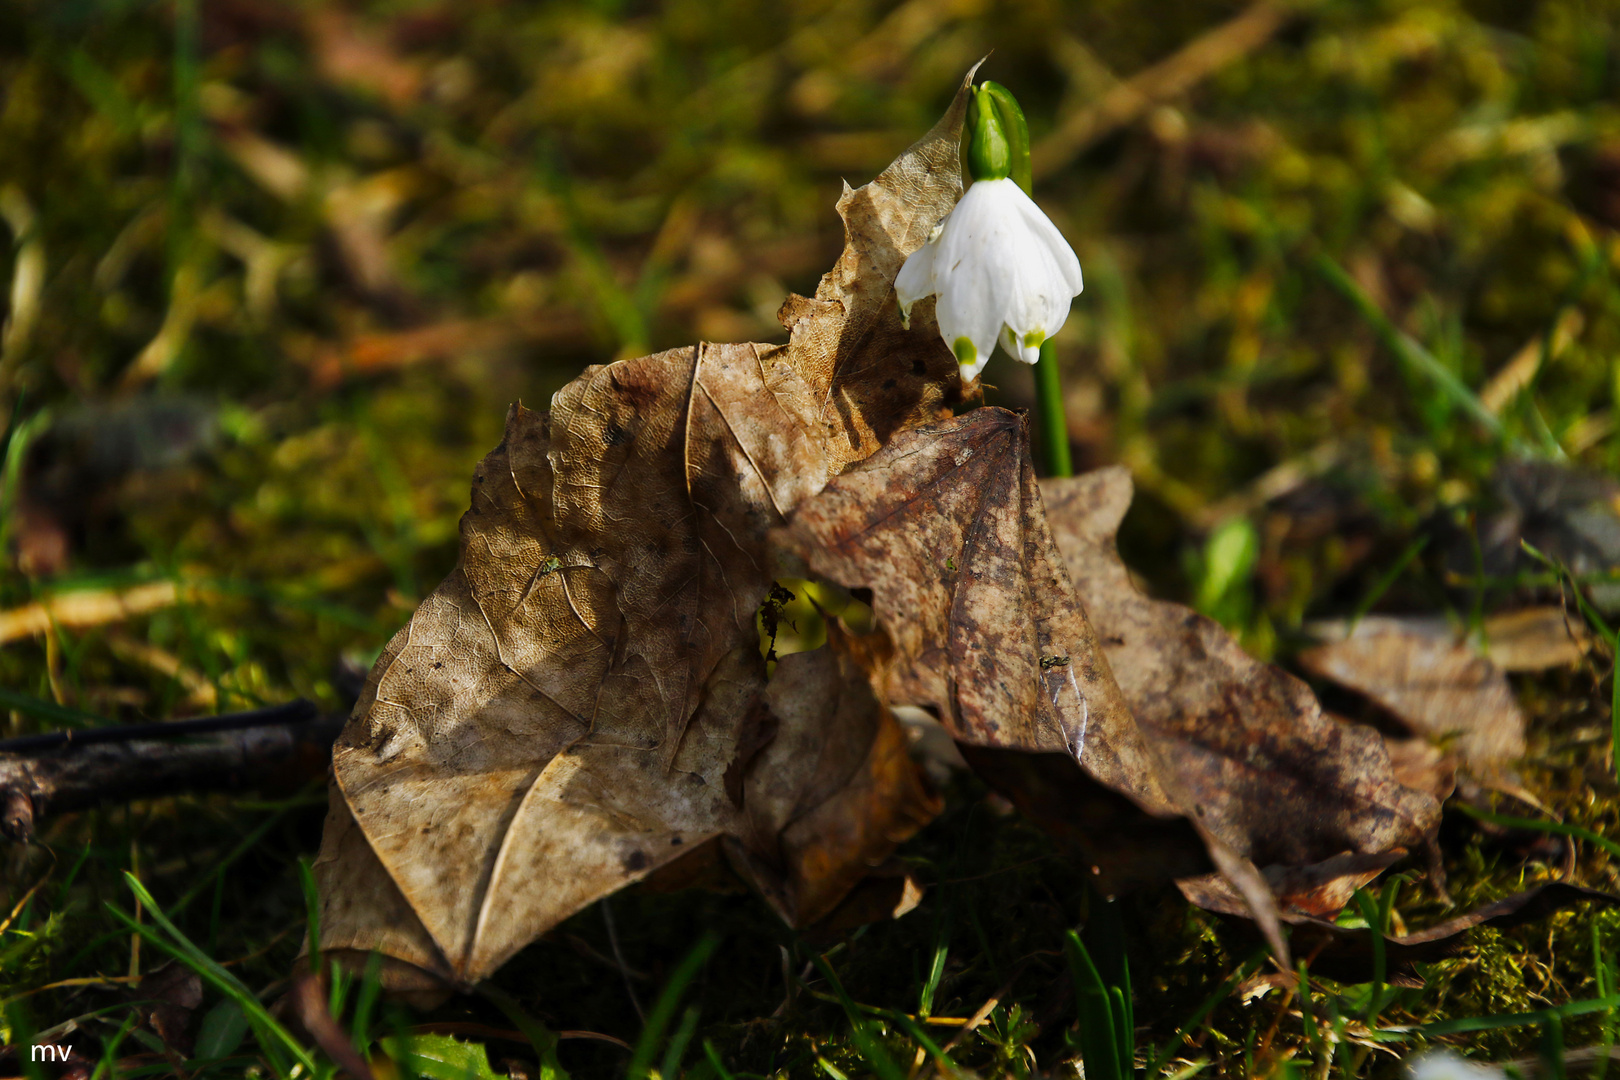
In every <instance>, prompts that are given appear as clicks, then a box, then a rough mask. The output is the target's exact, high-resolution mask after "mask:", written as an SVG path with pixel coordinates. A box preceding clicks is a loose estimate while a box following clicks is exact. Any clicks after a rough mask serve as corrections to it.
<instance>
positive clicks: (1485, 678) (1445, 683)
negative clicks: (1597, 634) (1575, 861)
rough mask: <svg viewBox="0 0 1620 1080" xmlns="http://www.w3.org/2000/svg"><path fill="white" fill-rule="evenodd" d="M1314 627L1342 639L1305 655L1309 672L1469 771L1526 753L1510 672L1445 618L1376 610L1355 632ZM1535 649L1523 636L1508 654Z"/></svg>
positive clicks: (1509, 644)
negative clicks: (1374, 707)
mask: <svg viewBox="0 0 1620 1080" xmlns="http://www.w3.org/2000/svg"><path fill="white" fill-rule="evenodd" d="M1315 629H1316V630H1317V631H1318V632H1319V633H1321V634H1323V635H1324V636H1332V637H1336V638H1337V639H1338V640H1334V641H1330V642H1329V643H1328V644H1326V645H1321V646H1318V647H1317V648H1314V649H1307V650H1306V651H1305V652H1303V653H1301V654H1300V657H1299V662H1300V663H1301V664H1302V665H1304V666H1305V668H1306V669H1307V670H1309V671H1310V672H1311V673H1313V674H1315V675H1319V676H1321V677H1322V678H1325V679H1331V680H1332V681H1333V682H1336V683H1338V684H1339V685H1341V686H1344V687H1348V688H1349V689H1351V690H1354V691H1356V692H1357V693H1359V694H1363V695H1365V696H1366V697H1368V698H1370V699H1371V700H1372V701H1374V702H1376V703H1377V704H1378V705H1379V706H1381V707H1382V708H1384V709H1385V710H1387V711H1388V712H1389V713H1390V714H1391V715H1393V716H1394V717H1395V718H1396V719H1397V720H1399V721H1400V722H1401V723H1402V724H1405V725H1406V726H1407V727H1408V728H1409V729H1410V730H1411V731H1412V732H1413V733H1414V734H1417V735H1421V736H1423V737H1424V738H1426V739H1429V740H1430V741H1432V742H1435V743H1438V744H1440V745H1442V746H1444V747H1445V748H1447V749H1448V750H1451V751H1452V752H1454V753H1455V754H1456V755H1457V757H1458V759H1459V760H1460V762H1461V764H1462V765H1463V766H1464V767H1465V768H1468V769H1470V770H1472V771H1473V772H1475V773H1482V774H1484V773H1491V772H1495V771H1497V770H1499V769H1500V768H1501V767H1502V766H1503V765H1505V764H1506V763H1508V762H1511V761H1514V760H1516V759H1518V758H1520V757H1523V756H1524V749H1525V746H1524V729H1525V720H1524V713H1523V711H1522V710H1520V708H1519V701H1518V698H1517V697H1516V696H1515V695H1514V693H1513V687H1511V686H1509V685H1508V681H1507V676H1506V675H1505V674H1503V672H1502V669H1501V668H1500V667H1498V666H1497V665H1496V664H1495V663H1494V662H1492V660H1491V659H1490V658H1489V657H1488V656H1487V655H1485V652H1484V650H1483V649H1477V648H1475V647H1474V646H1473V645H1472V644H1470V643H1469V642H1468V641H1466V640H1464V639H1463V638H1462V637H1461V635H1459V634H1457V633H1456V631H1455V629H1454V628H1453V627H1452V626H1451V625H1450V624H1449V623H1447V622H1446V621H1445V620H1444V619H1423V618H1401V617H1397V616H1385V615H1373V616H1369V617H1367V618H1365V619H1362V620H1361V621H1360V622H1359V623H1357V624H1356V625H1355V627H1354V628H1353V629H1352V628H1350V627H1348V626H1344V625H1343V624H1339V625H1333V624H1320V625H1318V626H1317V627H1315ZM1561 636H1562V637H1563V638H1564V639H1565V640H1568V635H1567V634H1564V635H1561ZM1537 651H1546V650H1543V649H1538V648H1536V647H1535V645H1534V643H1533V642H1531V643H1530V644H1528V645H1527V644H1526V643H1525V641H1524V635H1521V636H1520V638H1518V639H1516V640H1515V639H1511V638H1510V639H1508V640H1506V641H1505V642H1504V653H1503V655H1504V656H1513V654H1514V653H1515V652H1518V653H1534V652H1537ZM1566 655H1567V654H1566ZM1557 659H1559V660H1563V659H1564V655H1557Z"/></svg>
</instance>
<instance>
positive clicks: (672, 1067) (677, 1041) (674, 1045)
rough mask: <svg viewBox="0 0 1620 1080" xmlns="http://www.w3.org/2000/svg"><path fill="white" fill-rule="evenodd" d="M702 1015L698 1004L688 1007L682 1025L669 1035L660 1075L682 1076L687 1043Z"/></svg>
mask: <svg viewBox="0 0 1620 1080" xmlns="http://www.w3.org/2000/svg"><path fill="white" fill-rule="evenodd" d="M701 1015H702V1010H701V1009H699V1008H698V1007H697V1006H696V1005H688V1006H687V1007H686V1013H685V1014H684V1015H683V1016H682V1017H681V1026H680V1027H678V1028H676V1029H675V1034H673V1035H671V1036H670V1037H669V1046H668V1047H667V1048H666V1049H665V1050H664V1060H663V1061H662V1063H660V1064H659V1066H658V1075H659V1076H662V1077H669V1078H673V1077H678V1076H680V1074H681V1073H680V1069H681V1060H682V1059H683V1058H685V1057H686V1047H687V1044H688V1043H690V1042H691V1041H692V1034H693V1033H694V1032H695V1031H697V1023H698V1017H699V1016H701Z"/></svg>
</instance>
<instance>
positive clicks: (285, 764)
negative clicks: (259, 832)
mask: <svg viewBox="0 0 1620 1080" xmlns="http://www.w3.org/2000/svg"><path fill="white" fill-rule="evenodd" d="M342 725H343V718H342V717H341V716H321V715H319V714H317V713H316V711H315V707H314V706H313V705H311V704H310V703H309V702H293V703H291V704H290V705H282V706H276V707H274V708H271V709H260V710H256V711H254V712H251V713H236V714H230V715H226V716H210V717H203V718H200V719H197V720H183V721H176V722H172V723H167V724H144V725H130V726H122V727H121V726H116V725H114V726H108V727H105V728H91V729H88V730H84V729H81V730H76V731H70V732H54V733H51V734H50V735H43V736H25V737H23V738H20V739H7V740H4V741H0V835H3V836H5V837H6V838H7V839H10V840H13V841H15V842H17V843H27V842H28V841H29V840H31V839H32V838H33V836H34V833H35V831H36V828H37V825H38V822H39V821H40V819H42V818H43V817H44V816H45V814H46V813H47V812H56V813H61V812H63V811H71V810H79V809H83V808H84V807H88V806H92V805H95V804H97V803H102V802H121V801H129V800H132V799H141V798H149V797H152V796H159V795H172V794H175V793H176V792H178V791H187V790H189V791H219V790H240V789H243V788H265V787H269V788H274V789H278V790H287V789H291V788H295V787H297V786H298V785H300V784H302V783H303V782H304V781H305V780H307V779H309V778H312V777H316V776H319V775H320V774H321V773H322V772H324V771H325V769H326V767H327V765H328V763H329V762H330V760H331V754H332V740H333V739H335V738H336V737H337V733H338V732H339V731H340V730H341V728H342ZM181 737H184V738H181Z"/></svg>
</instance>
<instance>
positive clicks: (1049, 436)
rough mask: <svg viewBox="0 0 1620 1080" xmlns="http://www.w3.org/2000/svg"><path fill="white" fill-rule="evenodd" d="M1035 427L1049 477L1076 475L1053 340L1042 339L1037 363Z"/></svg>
mask: <svg viewBox="0 0 1620 1080" xmlns="http://www.w3.org/2000/svg"><path fill="white" fill-rule="evenodd" d="M1035 427H1036V430H1037V431H1038V432H1039V434H1040V441H1041V457H1042V458H1043V459H1044V460H1043V464H1045V466H1046V475H1048V476H1073V475H1074V465H1073V463H1072V462H1071V461H1070V460H1069V425H1068V421H1067V419H1066V418H1065V417H1064V415H1063V382H1062V378H1061V377H1060V376H1059V375H1058V359H1057V350H1056V349H1054V348H1052V339H1051V338H1048V339H1046V340H1045V341H1043V342H1041V359H1040V362H1039V363H1037V364H1036V365H1035Z"/></svg>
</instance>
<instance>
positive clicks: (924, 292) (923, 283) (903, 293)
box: [894, 240, 939, 330]
mask: <svg viewBox="0 0 1620 1080" xmlns="http://www.w3.org/2000/svg"><path fill="white" fill-rule="evenodd" d="M938 252H939V246H938V244H937V243H935V242H934V241H933V240H930V241H929V242H928V243H926V244H924V245H923V246H922V247H920V248H918V249H917V250H916V251H913V252H912V253H911V254H910V255H908V256H907V257H906V261H905V265H903V266H901V267H900V273H898V274H896V275H895V278H894V296H895V299H896V300H898V301H899V302H900V321H901V322H902V323H903V324H905V327H906V329H908V330H909V329H911V305H913V304H915V303H916V302H917V301H919V300H921V299H922V298H923V297H925V296H932V295H934V292H935V289H934V256H935V255H936V254H937V253H938Z"/></svg>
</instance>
